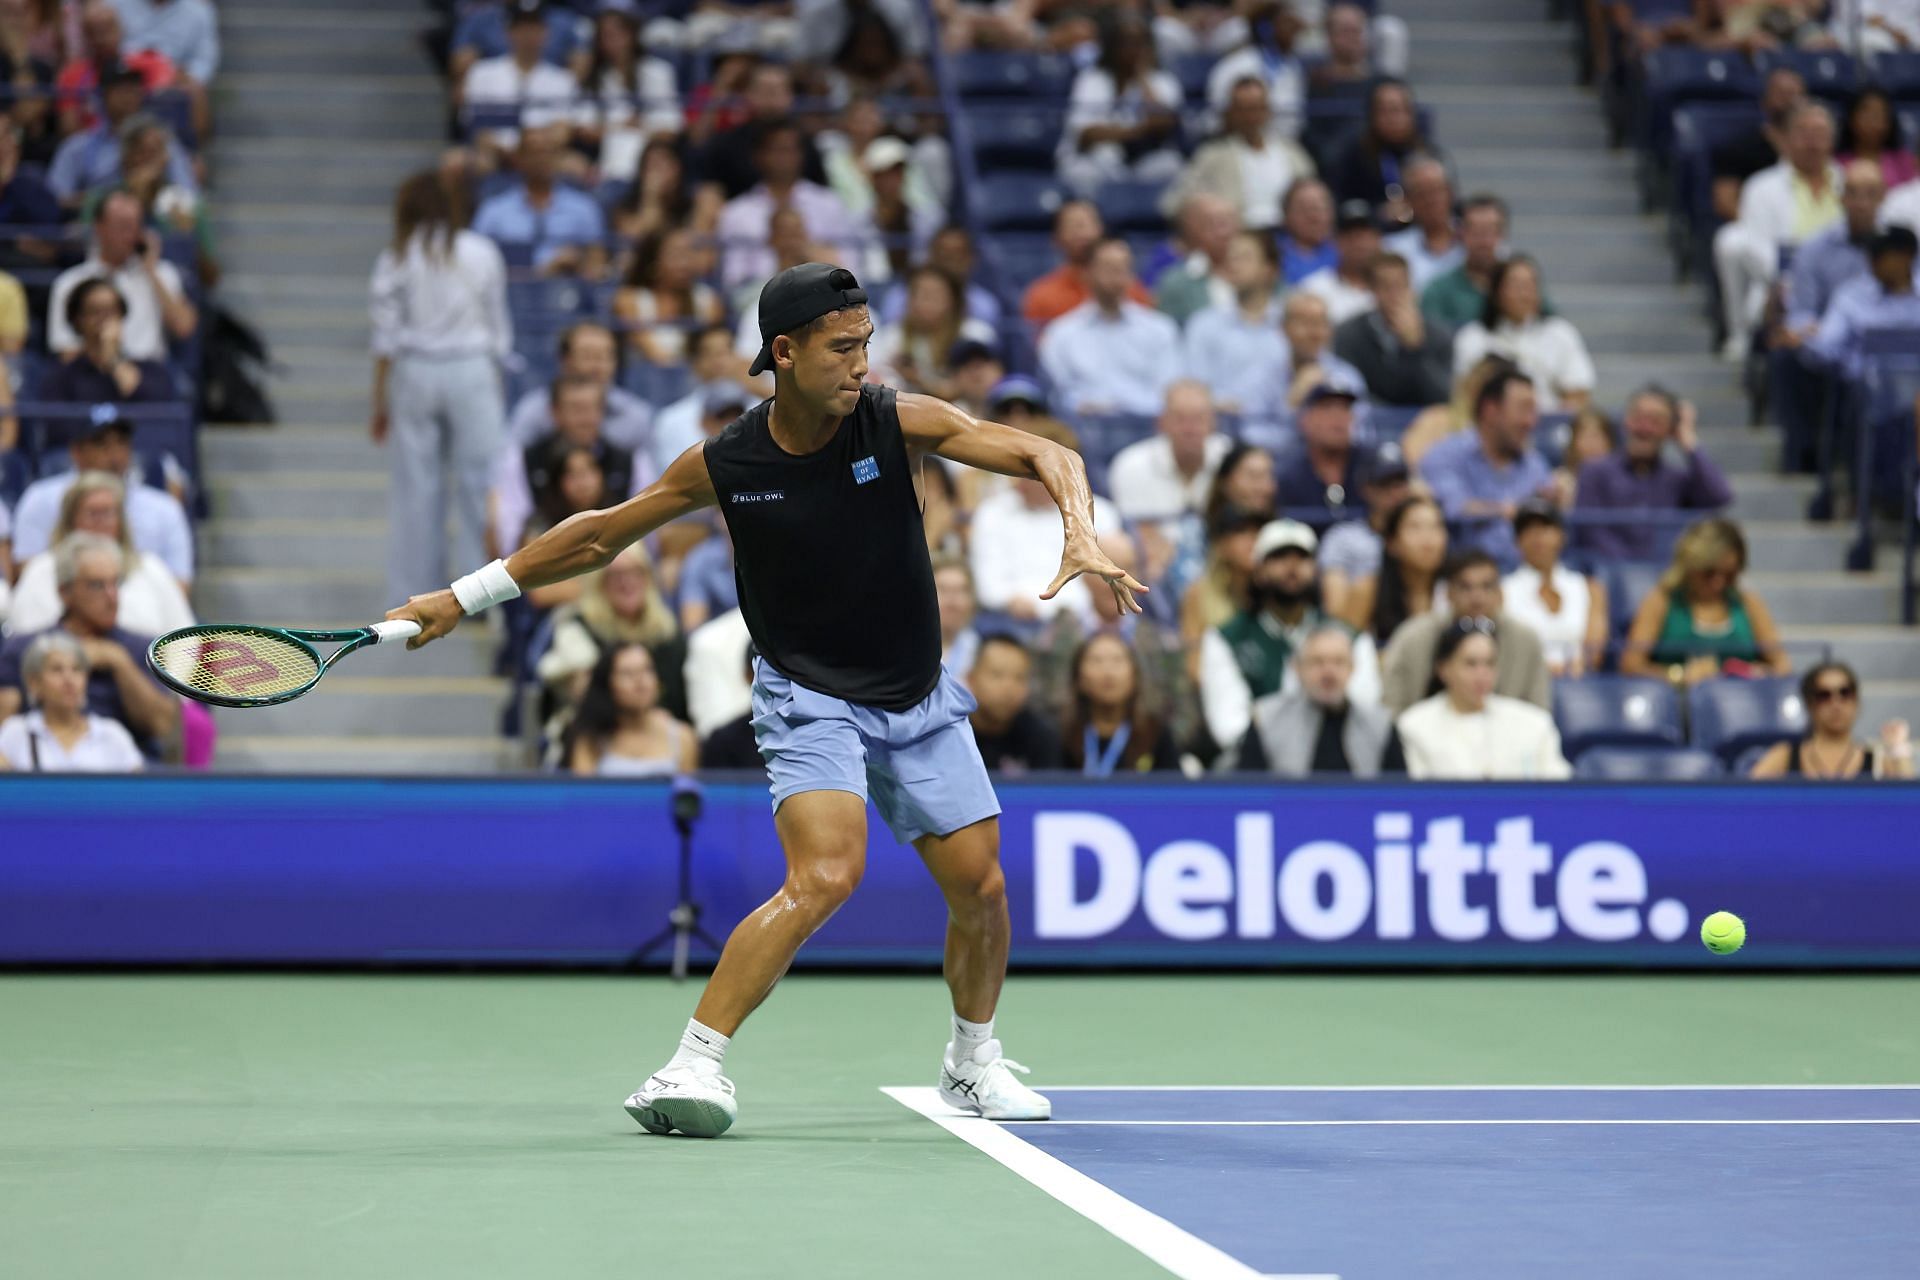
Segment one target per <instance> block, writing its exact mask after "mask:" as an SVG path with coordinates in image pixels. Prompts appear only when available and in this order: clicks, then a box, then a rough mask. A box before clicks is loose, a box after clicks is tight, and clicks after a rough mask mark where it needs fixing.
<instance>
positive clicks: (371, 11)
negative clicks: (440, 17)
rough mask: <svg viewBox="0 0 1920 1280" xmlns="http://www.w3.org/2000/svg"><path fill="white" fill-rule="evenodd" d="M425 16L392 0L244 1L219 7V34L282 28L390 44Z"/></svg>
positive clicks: (421, 23) (424, 22)
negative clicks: (351, 35) (347, 34)
mask: <svg viewBox="0 0 1920 1280" xmlns="http://www.w3.org/2000/svg"><path fill="white" fill-rule="evenodd" d="M427 21H428V20H427V15H426V14H425V13H424V12H422V11H421V10H419V9H415V8H411V7H409V6H407V5H400V6H398V7H397V8H396V7H395V6H394V5H393V4H392V0H326V3H324V4H314V3H313V0H246V3H244V4H222V5H221V6H220V34H221V37H222V38H223V39H224V38H225V37H226V36H227V34H228V33H229V32H240V31H261V30H268V29H272V28H284V29H286V30H288V31H290V32H316V33H322V34H324V33H327V32H333V33H336V34H337V33H340V32H346V31H351V32H353V33H355V34H358V35H361V36H363V37H364V38H365V39H366V40H367V41H368V42H370V43H371V42H376V41H377V42H381V43H386V44H391V43H392V42H393V36H394V33H396V32H406V31H415V30H418V29H419V28H421V27H424V26H426V25H427Z"/></svg>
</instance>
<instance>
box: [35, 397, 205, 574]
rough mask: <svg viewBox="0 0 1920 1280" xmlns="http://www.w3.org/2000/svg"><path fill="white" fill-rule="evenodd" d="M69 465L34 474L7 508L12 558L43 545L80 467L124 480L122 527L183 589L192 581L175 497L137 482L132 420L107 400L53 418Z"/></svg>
mask: <svg viewBox="0 0 1920 1280" xmlns="http://www.w3.org/2000/svg"><path fill="white" fill-rule="evenodd" d="M54 440H55V441H56V442H59V443H64V444H65V445H66V447H67V456H68V457H69V458H71V459H72V460H73V469H72V470H70V471H62V472H59V473H58V474H56V475H50V476H47V477H45V478H44V479H40V480H36V481H34V482H33V483H32V484H30V485H28V486H27V489H26V492H25V493H23V494H21V495H20V504H19V505H18V506H17V507H15V508H14V511H13V558H14V561H15V562H16V563H19V564H25V563H26V562H27V561H28V560H29V559H31V558H32V557H34V556H36V555H39V554H40V553H41V552H42V551H45V550H46V549H47V545H48V542H49V540H50V539H51V538H52V537H53V528H54V525H55V524H56V523H58V521H59V518H60V500H61V499H62V498H64V497H65V496H66V493H67V489H68V487H69V486H70V485H72V484H73V478H74V477H75V476H76V475H78V474H79V473H80V472H82V471H104V472H106V473H107V474H109V475H114V476H118V477H120V478H121V479H122V480H124V481H125V482H126V486H127V532H128V533H129V534H130V535H131V536H132V538H133V545H134V546H135V548H137V549H138V550H141V551H145V552H147V553H148V554H150V555H155V556H158V557H160V559H161V560H163V561H164V562H165V563H166V566H167V568H168V569H169V570H171V571H172V573H173V576H174V577H175V578H178V579H179V580H180V585H181V588H182V589H183V590H184V589H186V588H188V587H191V586H192V584H193V527H192V525H191V524H189V523H188V521H187V513H186V510H185V509H184V508H182V507H181V505H180V502H179V500H178V499H177V498H175V497H174V496H173V495H172V494H170V493H168V492H167V491H166V490H165V489H156V488H154V487H153V486H152V485H150V484H143V483H142V482H141V478H140V468H139V464H138V462H137V461H136V460H135V458H134V453H133V423H132V422H130V421H128V420H127V419H126V418H123V417H121V416H120V412H119V411H118V410H117V409H115V408H114V407H113V406H112V405H110V404H101V405H95V406H94V407H93V409H92V411H91V412H90V413H89V414H88V415H87V416H86V417H84V418H76V419H70V420H68V421H65V422H62V423H60V424H58V429H57V430H56V432H55V433H54Z"/></svg>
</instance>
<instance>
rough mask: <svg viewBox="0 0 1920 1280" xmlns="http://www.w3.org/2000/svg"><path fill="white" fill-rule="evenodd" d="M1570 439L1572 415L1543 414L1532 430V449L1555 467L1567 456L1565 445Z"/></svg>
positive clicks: (1571, 437)
mask: <svg viewBox="0 0 1920 1280" xmlns="http://www.w3.org/2000/svg"><path fill="white" fill-rule="evenodd" d="M1572 439H1573V415H1572V414H1570V413H1543V414H1541V415H1540V421H1539V423H1538V424H1537V425H1536V426H1535V427H1534V429H1533V444H1534V447H1535V448H1536V449H1538V450H1540V452H1541V453H1542V454H1543V455H1544V456H1545V457H1546V459H1547V461H1548V462H1551V463H1552V464H1553V465H1554V466H1556V467H1557V466H1559V465H1560V460H1561V459H1562V458H1564V457H1566V456H1567V444H1568V442H1570V441H1571V440H1572Z"/></svg>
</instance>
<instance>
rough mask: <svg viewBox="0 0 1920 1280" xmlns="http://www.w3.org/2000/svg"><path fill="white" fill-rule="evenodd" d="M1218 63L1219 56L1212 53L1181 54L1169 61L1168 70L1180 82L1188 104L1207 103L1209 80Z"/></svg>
mask: <svg viewBox="0 0 1920 1280" xmlns="http://www.w3.org/2000/svg"><path fill="white" fill-rule="evenodd" d="M1217 61H1219V58H1218V56H1217V55H1215V54H1211V53H1204V52H1202V53H1181V54H1176V55H1174V56H1173V57H1172V58H1170V59H1168V60H1167V67H1166V69H1167V70H1168V71H1171V72H1172V73H1173V78H1174V79H1176V80H1178V81H1179V82H1180V88H1181V91H1182V92H1184V93H1185V94H1186V95H1187V101H1188V102H1195V103H1198V102H1205V101H1206V100H1207V78H1208V77H1209V76H1211V75H1212V74H1213V64H1214V63H1215V62H1217Z"/></svg>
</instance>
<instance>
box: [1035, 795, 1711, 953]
mask: <svg viewBox="0 0 1920 1280" xmlns="http://www.w3.org/2000/svg"><path fill="white" fill-rule="evenodd" d="M1231 821H1232V841H1231V844H1232V847H1231V848H1230V849H1228V848H1223V847H1221V845H1220V844H1216V843H1212V842H1209V841H1206V840H1199V839H1192V838H1178V839H1172V840H1168V841H1166V842H1164V843H1160V844H1158V845H1157V846H1155V847H1151V848H1148V847H1145V845H1147V844H1152V841H1150V840H1149V841H1146V842H1144V843H1143V841H1142V840H1140V839H1139V838H1137V837H1136V832H1135V830H1134V829H1131V828H1130V827H1129V826H1128V825H1127V824H1126V823H1124V822H1122V821H1121V820H1120V819H1119V818H1118V817H1117V816H1115V814H1114V813H1113V812H1111V811H1109V812H1104V813H1103V812H1094V811H1090V810H1077V811H1062V810H1055V809H1047V810H1041V811H1038V812H1036V813H1034V814H1033V826H1032V832H1033V883H1032V890H1033V898H1032V901H1033V932H1034V936H1035V937H1036V938H1037V939H1039V940H1042V941H1054V942H1062V943H1068V942H1075V941H1088V940H1094V939H1101V938H1109V937H1115V936H1129V937H1135V938H1138V937H1141V936H1142V934H1143V933H1145V934H1146V936H1157V937H1160V938H1166V939H1172V940H1177V941H1183V942H1207V941H1233V940H1247V941H1254V940H1258V939H1288V938H1292V939H1298V940H1303V941H1308V942H1341V941H1348V940H1352V941H1355V942H1358V941H1361V940H1380V941H1384V942H1393V941H1396V940H1410V939H1423V940H1438V941H1441V942H1459V943H1473V942H1483V941H1501V940H1504V941H1510V942H1517V943H1532V942H1546V941H1548V940H1550V939H1555V938H1564V939H1567V940H1570V941H1585V942H1599V943H1609V942H1628V941H1631V940H1634V939H1641V938H1650V939H1652V940H1654V941H1657V942H1672V941H1674V940H1676V939H1678V938H1680V937H1682V936H1683V935H1685V934H1686V933H1687V928H1688V924H1689V922H1690V916H1689V912H1688V910H1687V907H1686V906H1685V905H1684V904H1683V903H1681V902H1679V901H1677V900H1675V899H1673V898H1660V899H1658V900H1655V901H1651V902H1650V901H1649V900H1648V894H1649V890H1648V885H1647V867H1646V864H1645V863H1644V862H1643V861H1642V860H1641V858H1640V856H1639V855H1638V854H1636V853H1635V852H1634V850H1633V849H1631V848H1629V847H1628V846H1627V845H1625V844H1622V843H1619V842H1618V841H1615V840H1606V839H1588V840H1583V841H1582V842H1580V843H1578V844H1574V845H1572V846H1571V847H1568V848H1566V849H1564V850H1556V849H1555V848H1554V846H1553V845H1551V844H1548V843H1546V842H1545V841H1542V840H1540V839H1538V838H1537V837H1536V835H1535V831H1534V819H1533V818H1532V817H1530V816H1527V815H1524V814H1522V815H1515V816H1501V817H1495V818H1492V819H1491V820H1476V821H1473V822H1470V821H1469V820H1468V819H1466V818H1464V817H1460V816H1437V817H1430V818H1427V819H1425V821H1424V823H1418V822H1416V820H1415V816H1414V815H1413V814H1412V813H1409V812H1406V811H1404V810H1397V809H1396V810H1388V811H1384V812H1375V813H1374V814H1373V815H1372V831H1371V835H1372V839H1371V841H1369V842H1368V847H1365V848H1358V847H1355V845H1353V844H1350V843H1347V842H1345V841H1342V840H1336V839H1325V838H1318V839H1308V840H1304V841H1300V842H1299V843H1293V844H1291V847H1283V845H1285V844H1286V842H1285V841H1283V840H1282V839H1280V838H1278V837H1277V836H1276V831H1275V827H1276V823H1275V815H1274V814H1273V813H1270V812H1266V811H1261V810H1254V811H1239V812H1236V813H1234V814H1233V815H1232V818H1231ZM1151 825H1154V826H1158V827H1162V828H1164V826H1165V823H1164V821H1158V822H1153V823H1152V824H1151ZM1287 825H1288V826H1289V827H1293V828H1296V829H1297V827H1298V826H1299V822H1298V820H1297V819H1292V820H1290V821H1289V822H1288V824H1287ZM1709 909H1711V908H1709ZM1143 925H1144V929H1143Z"/></svg>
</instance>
